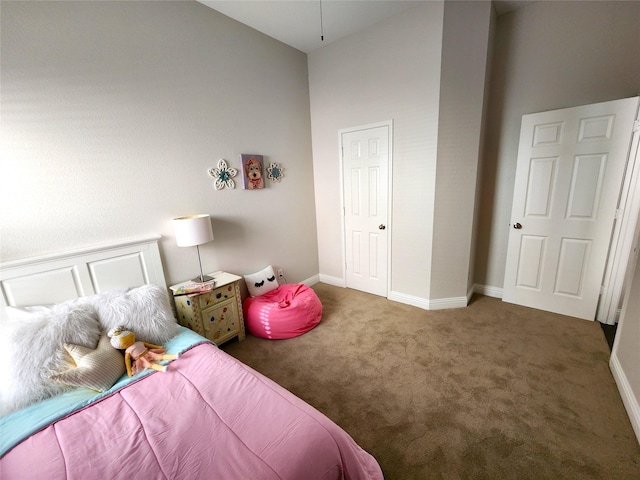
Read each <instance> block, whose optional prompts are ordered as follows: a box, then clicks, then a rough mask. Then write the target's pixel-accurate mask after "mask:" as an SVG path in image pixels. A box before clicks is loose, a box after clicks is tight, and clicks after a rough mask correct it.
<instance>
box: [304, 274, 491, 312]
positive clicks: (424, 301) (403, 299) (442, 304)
mask: <svg viewBox="0 0 640 480" xmlns="http://www.w3.org/2000/svg"><path fill="white" fill-rule="evenodd" d="M318 282H322V283H326V284H327V285H333V286H334V287H342V288H346V286H347V285H346V283H345V280H344V278H340V277H332V276H330V275H325V274H322V273H321V274H319V275H317V276H313V277H311V278H310V279H308V280H306V281H304V282H302V283H304V284H306V285H314V284H316V283H318ZM474 293H479V294H481V295H486V296H488V297H496V298H502V288H498V287H491V286H489V285H478V284H474V285H472V286H471V288H470V289H469V291H468V292H467V296H466V297H450V298H438V299H435V300H429V299H428V298H422V297H416V296H414V295H408V294H406V293H401V292H394V291H391V292H390V293H389V295H388V297H387V298H388V299H389V300H392V301H394V302H400V303H405V304H407V305H413V306H414V307H418V308H423V309H424V310H444V309H447V308H464V307H466V306H467V305H469V302H470V301H471V297H472V296H473V294H474Z"/></svg>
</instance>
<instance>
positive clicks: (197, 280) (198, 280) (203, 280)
mask: <svg viewBox="0 0 640 480" xmlns="http://www.w3.org/2000/svg"><path fill="white" fill-rule="evenodd" d="M211 280H214V278H213V277H210V276H209V275H205V276H203V277H202V278H200V275H198V276H197V277H196V278H192V279H191V281H192V282H194V283H207V282H210V281H211Z"/></svg>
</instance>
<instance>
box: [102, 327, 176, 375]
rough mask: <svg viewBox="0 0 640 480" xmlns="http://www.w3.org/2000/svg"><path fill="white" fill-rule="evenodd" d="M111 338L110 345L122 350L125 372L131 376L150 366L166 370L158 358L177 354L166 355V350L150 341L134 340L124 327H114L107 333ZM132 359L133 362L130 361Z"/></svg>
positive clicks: (174, 356) (162, 370)
mask: <svg viewBox="0 0 640 480" xmlns="http://www.w3.org/2000/svg"><path fill="white" fill-rule="evenodd" d="M107 335H108V336H109V338H110V339H111V345H113V347H114V348H117V349H118V350H124V363H125V365H126V366H127V374H128V375H129V376H130V377H132V376H133V375H135V374H136V373H138V372H140V371H142V370H144V369H145V368H152V369H154V370H158V371H160V372H166V371H167V367H166V366H165V365H160V364H159V363H158V362H159V361H160V360H173V359H175V358H178V355H167V354H165V352H166V350H165V349H164V348H163V347H161V346H159V345H153V344H152V343H146V342H136V336H135V334H134V333H133V332H131V331H129V330H127V329H126V328H125V327H115V328H112V329H111V330H109V332H108V333H107ZM132 359H133V362H132V361H131V360H132Z"/></svg>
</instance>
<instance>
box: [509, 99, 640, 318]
mask: <svg viewBox="0 0 640 480" xmlns="http://www.w3.org/2000/svg"><path fill="white" fill-rule="evenodd" d="M637 109H638V98H637V97H636V98H630V99H623V100H616V101H612V102H605V103H598V104H593V105H587V106H582V107H575V108H567V109H562V110H555V111H552V112H543V113H536V114H531V115H524V116H523V117H522V125H521V130H520V145H519V149H518V163H517V168H516V178H515V189H514V194H513V207H512V212H511V225H510V234H509V246H508V251H507V265H506V270H505V283H504V292H503V300H504V301H507V302H510V303H517V304H520V305H525V306H528V307H533V308H538V309H541V310H547V311H551V312H556V313H561V314H564V315H570V316H574V317H579V318H584V319H587V320H593V319H594V318H595V313H596V308H597V304H598V298H599V295H600V286H601V284H602V277H603V273H604V269H605V265H606V261H607V254H608V251H609V242H610V239H611V233H612V229H613V224H614V219H615V215H616V209H617V206H618V200H619V195H620V189H621V186H622V182H623V178H624V173H625V166H626V163H627V159H628V154H629V147H630V143H631V137H632V131H633V123H634V119H635V118H636V114H637Z"/></svg>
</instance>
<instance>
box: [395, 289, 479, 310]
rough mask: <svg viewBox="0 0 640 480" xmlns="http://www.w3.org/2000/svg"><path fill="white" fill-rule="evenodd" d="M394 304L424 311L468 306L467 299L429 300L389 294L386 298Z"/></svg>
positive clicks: (400, 294)
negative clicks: (398, 303) (401, 304)
mask: <svg viewBox="0 0 640 480" xmlns="http://www.w3.org/2000/svg"><path fill="white" fill-rule="evenodd" d="M387 298H388V299H389V300H393V301H394V302H400V303H405V304H407V305H412V306H414V307H419V308H422V309H424V310H444V309H447V308H463V307H466V306H467V305H468V301H467V297H452V298H438V299H436V300H429V299H426V298H422V297H415V296H413V295H407V294H406V293H400V292H391V293H390V294H389V296H388V297H387Z"/></svg>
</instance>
